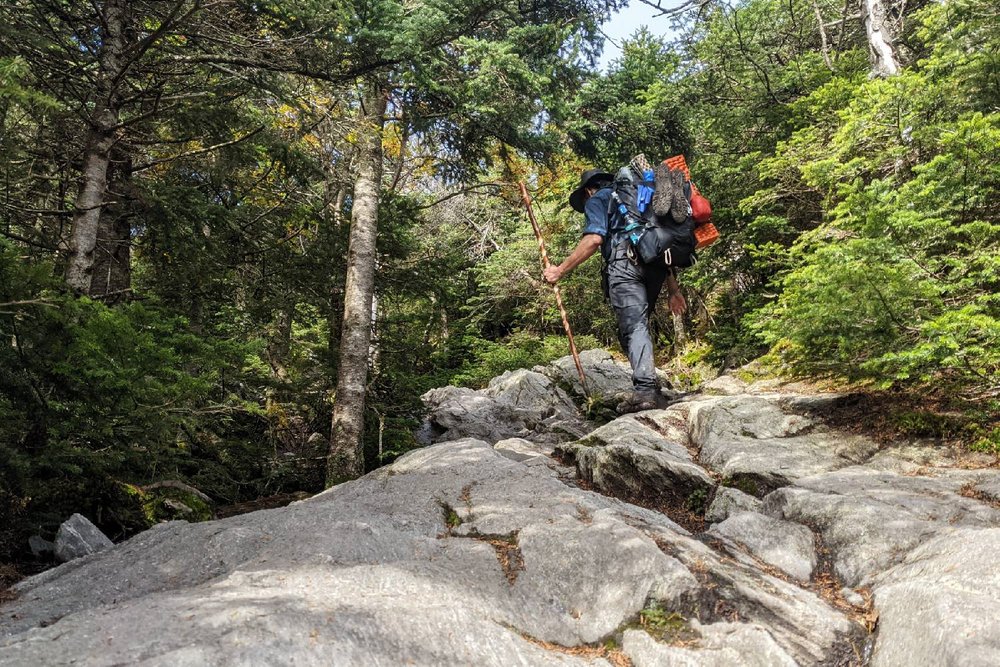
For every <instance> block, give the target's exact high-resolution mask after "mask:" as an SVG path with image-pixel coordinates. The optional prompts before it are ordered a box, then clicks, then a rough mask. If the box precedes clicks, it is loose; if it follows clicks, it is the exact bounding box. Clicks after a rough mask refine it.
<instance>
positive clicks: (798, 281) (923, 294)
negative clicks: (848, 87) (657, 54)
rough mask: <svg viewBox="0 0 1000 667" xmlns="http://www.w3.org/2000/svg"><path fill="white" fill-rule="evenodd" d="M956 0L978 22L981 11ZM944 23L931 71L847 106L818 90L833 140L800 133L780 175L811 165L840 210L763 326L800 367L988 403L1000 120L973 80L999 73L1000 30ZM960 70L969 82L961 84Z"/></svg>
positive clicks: (815, 180) (780, 163)
mask: <svg viewBox="0 0 1000 667" xmlns="http://www.w3.org/2000/svg"><path fill="white" fill-rule="evenodd" d="M953 4H954V5H955V7H956V8H957V9H959V11H960V12H963V13H964V12H966V11H967V10H969V8H970V7H971V6H974V5H976V2H975V1H973V0H970V1H968V2H961V3H953ZM942 11H944V9H943V7H942V6H939V5H934V6H930V7H928V8H927V9H926V10H925V11H923V12H921V14H920V24H921V26H922V27H921V28H920V30H919V31H918V33H919V34H920V35H921V37H922V39H924V40H925V41H926V48H927V51H928V53H929V56H928V58H927V59H926V60H923V61H921V62H920V63H918V64H917V65H916V66H914V67H912V68H911V69H909V70H907V71H905V72H904V73H903V74H901V75H899V76H897V77H893V78H892V79H889V80H872V81H860V82H857V83H856V84H855V90H854V93H853V94H852V95H851V96H850V97H847V98H844V97H842V96H840V95H837V96H834V97H830V96H829V95H828V92H829V90H828V89H822V90H820V91H817V94H816V95H817V96H818V97H817V99H818V100H822V101H821V102H818V103H816V104H813V105H812V108H813V109H817V110H819V109H824V108H826V109H827V110H826V111H824V112H823V113H824V114H825V115H826V117H827V118H828V119H830V120H828V121H826V124H827V125H829V126H830V127H832V128H833V131H832V132H829V133H817V131H816V128H815V127H810V128H804V129H802V130H799V131H797V132H796V133H795V135H793V137H792V138H791V139H790V141H789V142H787V143H786V144H783V145H781V146H779V147H778V151H777V153H776V155H775V157H774V158H772V159H771V160H769V161H767V162H766V163H765V166H766V168H767V170H768V173H773V174H777V173H779V172H781V171H787V170H789V169H790V167H789V164H790V163H791V162H794V163H795V164H797V165H798V169H796V170H794V173H797V174H798V178H799V179H801V182H802V183H803V185H804V187H807V188H811V189H814V190H815V191H817V192H819V193H822V194H823V197H824V200H825V202H826V206H827V207H828V210H829V213H828V214H827V219H826V220H825V221H824V223H823V224H821V225H819V226H817V228H816V229H815V230H812V231H810V232H809V233H806V234H803V235H802V236H801V237H800V238H799V240H798V241H797V242H796V243H795V244H794V245H793V246H792V248H791V252H790V254H789V255H788V266H789V269H788V270H787V271H784V272H783V273H782V274H781V277H780V280H779V281H778V282H777V284H776V286H777V287H779V289H780V296H779V298H778V299H777V300H776V301H775V302H774V303H772V304H769V305H767V306H765V307H764V308H761V309H759V310H757V311H756V312H754V313H753V314H752V315H751V316H749V317H748V319H747V321H748V322H749V323H750V324H751V326H752V328H753V329H754V330H755V331H756V332H758V333H759V335H760V336H761V338H762V339H763V340H764V341H765V342H767V343H768V344H770V345H771V346H773V347H774V350H775V355H776V358H777V359H779V360H780V363H781V364H782V367H783V368H784V369H785V370H786V371H789V372H792V373H795V374H801V375H807V374H811V375H824V376H834V377H840V378H845V379H848V380H855V381H857V380H865V381H869V382H873V383H875V384H876V385H877V386H880V387H889V386H893V385H896V384H900V383H903V384H911V385H912V384H920V385H934V386H942V385H943V386H946V387H950V388H952V389H953V390H955V391H962V392H967V393H972V394H974V393H975V392H977V391H989V390H991V389H992V388H995V386H996V385H995V378H996V377H998V373H1000V352H998V350H1000V347H998V343H1000V308H998V301H997V298H996V293H997V288H998V286H1000V283H998V279H1000V274H998V267H1000V263H998V257H1000V218H998V217H997V211H996V207H995V206H993V205H992V203H993V202H995V201H996V200H997V197H998V194H1000V191H998V188H1000V167H998V159H1000V119H998V117H997V115H996V114H995V113H992V114H984V113H983V112H982V111H980V108H981V102H982V95H983V94H987V95H988V94H990V93H989V91H987V90H985V89H984V88H983V83H982V79H981V78H980V77H978V76H974V75H973V74H972V71H973V70H975V68H976V66H977V64H978V67H980V68H987V69H988V68H990V67H992V65H991V64H990V61H989V60H988V58H986V57H984V56H976V55H970V54H971V53H973V51H972V50H971V44H973V43H979V42H980V41H981V40H982V39H983V38H984V35H989V34H990V33H989V31H986V32H985V33H981V32H979V31H965V30H963V31H960V34H961V33H963V32H964V33H965V34H966V35H967V37H968V39H969V41H968V42H964V43H963V42H962V41H961V40H956V39H955V36H954V35H953V34H951V33H950V31H949V34H948V36H947V37H942V36H941V35H940V34H939V33H938V32H937V31H939V30H944V29H945V27H944V24H943V23H941V16H940V14H941V12H942ZM974 15H975V14H974V12H973V13H970V14H969V16H970V17H971V16H974ZM992 37H993V38H994V39H995V38H996V37H997V33H996V31H995V30H994V31H993V33H992ZM994 43H995V42H994ZM955 49H958V50H960V51H961V53H960V54H959V53H956V52H955V51H954V50H955ZM956 59H957V60H956ZM959 62H960V63H962V67H963V68H965V69H966V71H965V73H964V75H961V76H958V75H952V74H950V73H947V74H946V72H950V70H949V69H948V68H947V67H946V65H945V64H946V63H947V64H949V66H952V67H954V66H957V63H959ZM831 101H834V102H840V105H839V108H830V102H831ZM832 106H833V107H837V106H838V105H837V104H834V105H832ZM831 121H832V122H831ZM764 197H765V195H764V194H762V192H758V194H757V195H755V198H754V199H755V200H756V201H757V202H760V201H761V200H762V199H763V198H764Z"/></svg>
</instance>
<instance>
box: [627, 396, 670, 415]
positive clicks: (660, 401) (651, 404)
mask: <svg viewBox="0 0 1000 667" xmlns="http://www.w3.org/2000/svg"><path fill="white" fill-rule="evenodd" d="M668 404H669V401H668V400H667V399H666V398H665V397H664V396H662V395H661V394H660V392H658V391H657V392H644V391H642V392H640V391H637V392H634V393H632V394H631V395H630V396H629V397H628V398H626V399H625V400H624V401H622V402H621V403H619V404H618V408H617V410H616V411H617V412H618V414H620V415H627V414H629V413H632V412H642V411H644V410H660V409H662V408H665V407H667V405H668Z"/></svg>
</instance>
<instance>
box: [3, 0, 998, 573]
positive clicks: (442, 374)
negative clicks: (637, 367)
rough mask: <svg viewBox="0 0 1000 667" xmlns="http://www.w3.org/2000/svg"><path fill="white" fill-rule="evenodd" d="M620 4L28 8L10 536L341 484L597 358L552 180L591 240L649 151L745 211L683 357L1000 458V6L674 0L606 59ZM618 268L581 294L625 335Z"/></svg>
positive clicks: (702, 298)
mask: <svg viewBox="0 0 1000 667" xmlns="http://www.w3.org/2000/svg"><path fill="white" fill-rule="evenodd" d="M634 1H638V0H634ZM617 5H618V3H616V2H609V3H602V2H595V1H593V0H537V1H535V2H531V3H528V2H522V1H521V0H518V1H516V2H515V1H513V0H447V1H445V0H426V1H423V2H412V1H409V0H406V1H403V0H345V1H344V2H338V3H333V2H325V1H321V0H271V1H264V2H246V1H244V0H140V1H129V0H100V1H97V0H93V1H91V2H72V1H69V0H10V1H6V2H3V3H0V178H2V193H0V333H2V345H0V562H3V561H11V560H21V559H23V557H24V556H25V552H26V546H27V537H28V536H29V535H32V534H41V535H43V536H48V537H51V534H52V532H53V531H54V530H55V528H56V527H58V525H59V523H60V522H61V521H62V520H63V519H65V518H66V517H67V516H68V515H69V514H71V513H72V512H81V513H84V514H86V515H88V516H89V517H91V518H93V519H94V520H95V521H96V522H97V523H98V525H100V526H101V527H102V528H103V529H104V530H105V531H106V532H107V533H108V534H109V535H111V536H112V537H114V538H120V537H124V536H127V535H130V534H133V533H135V532H137V531H139V530H142V529H144V528H146V527H148V526H150V525H151V524H152V523H155V522H157V521H159V520H162V519H164V518H174V517H177V516H179V515H178V514H177V513H176V511H177V508H178V507H182V508H184V509H185V511H187V510H193V514H192V513H190V512H189V513H187V514H185V515H184V516H183V518H189V519H190V518H199V517H207V516H209V515H210V514H211V509H210V507H209V505H208V504H206V503H205V502H204V501H201V503H200V504H199V498H200V497H201V496H202V495H204V497H206V498H208V499H210V500H211V501H212V503H214V504H215V505H216V506H218V507H224V506H232V505H238V504H240V503H247V502H251V501H255V500H258V499H261V498H266V497H270V496H286V497H287V496H288V495H289V494H292V493H294V492H300V491H306V492H315V491H318V490H320V489H322V488H323V487H324V486H325V485H329V484H333V483H336V482H338V481H341V480H344V479H349V478H351V477H355V476H357V475H360V474H362V473H364V472H365V471H368V470H372V469H374V468H376V467H378V466H380V465H383V464H385V463H387V462H390V461H391V460H393V459H394V458H395V457H397V456H399V455H400V454H401V453H403V452H405V451H407V450H409V449H412V448H414V447H416V446H418V445H417V441H416V439H415V436H414V431H415V429H416V428H417V427H418V426H419V424H420V420H421V410H422V406H421V402H420V395H421V394H422V393H424V392H425V391H427V390H428V389H431V388H433V387H437V386H442V385H447V384H458V385H466V386H473V387H475V386H481V385H482V384H483V383H485V382H486V381H487V380H488V379H489V378H491V377H493V376H494V375H497V374H498V373H500V372H502V371H504V370H507V369H512V368H518V367H523V366H531V365H532V364H536V363H540V362H543V361H547V360H550V359H553V358H556V357H559V356H562V355H564V354H566V352H567V348H566V342H565V338H564V337H563V335H562V326H561V319H560V316H559V313H558V311H557V310H556V308H555V303H554V301H553V299H552V297H551V290H550V288H549V287H548V286H546V285H545V284H544V282H543V281H542V280H541V276H540V269H539V258H538V249H537V246H536V243H535V239H534V236H533V235H532V231H531V227H530V226H529V225H528V224H527V221H526V218H525V212H524V209H523V207H522V205H521V202H520V198H519V195H518V192H517V187H516V184H517V182H518V181H522V180H523V181H525V182H526V183H527V184H528V187H529V189H530V190H531V192H532V194H533V196H534V198H535V203H536V206H537V209H536V210H537V212H538V214H539V217H540V221H541V224H542V226H543V229H544V231H545V234H546V236H547V240H548V242H549V245H550V251H551V253H552V254H553V255H554V256H557V257H562V256H565V254H566V253H567V252H568V251H569V250H570V249H571V248H572V247H573V246H574V245H575V243H576V241H577V239H578V238H579V234H580V229H581V217H580V216H579V214H576V213H575V212H573V211H572V210H571V209H570V207H569V206H568V205H567V204H566V199H567V196H568V194H569V192H570V191H572V190H573V188H574V187H576V185H577V183H578V179H579V174H580V171H581V170H582V169H584V168H588V167H591V166H594V165H596V166H599V167H602V168H604V169H615V168H617V166H618V165H621V164H624V163H626V162H627V161H628V160H629V158H630V157H631V156H632V155H634V154H636V153H640V152H644V153H646V154H647V155H649V156H651V157H654V156H655V157H659V158H662V157H667V156H670V155H674V154H678V153H682V154H684V155H686V156H687V161H688V164H689V165H690V166H691V170H692V174H693V176H694V178H695V179H696V180H697V182H698V184H699V187H700V189H701V191H702V192H703V193H705V194H706V195H707V196H708V197H709V198H710V199H711V201H712V204H713V209H714V222H715V225H716V226H717V227H718V229H719V230H720V232H721V234H722V239H721V241H720V242H719V243H717V244H716V245H714V246H712V247H711V248H710V249H708V250H706V251H704V252H703V253H702V254H701V257H700V261H699V263H698V264H697V265H696V266H695V267H693V268H691V269H688V270H685V271H684V272H683V274H682V276H681V283H682V288H683V290H684V292H685V294H686V296H687V299H688V302H689V304H690V306H691V307H690V308H689V310H688V312H687V314H686V315H685V316H684V317H683V318H673V319H672V318H671V317H670V316H669V313H666V312H664V313H663V314H661V315H659V316H658V317H657V320H658V322H657V326H656V332H657V337H658V347H659V351H660V354H661V358H660V360H659V361H660V362H661V365H663V366H664V367H667V368H669V369H671V370H672V372H673V373H674V374H675V376H676V378H677V384H678V385H679V386H681V387H686V388H690V387H693V386H695V385H696V384H697V382H698V381H699V379H701V378H704V377H709V376H710V375H711V374H712V373H713V372H718V371H719V370H723V369H734V368H738V367H740V366H742V365H743V364H745V363H747V362H749V361H751V360H754V359H760V362H759V363H758V364H757V367H759V368H764V369H768V372H772V373H778V374H782V375H784V376H787V377H808V378H814V379H824V380H827V381H830V382H832V383H836V384H840V385H845V386H851V387H853V388H856V389H859V390H863V391H866V392H870V393H872V394H873V395H878V394H881V395H887V396H891V397H893V398H892V401H891V402H890V404H891V405H894V406H897V411H896V412H895V413H893V414H894V417H893V418H894V419H895V422H896V423H895V426H896V427H898V428H900V429H903V430H908V432H912V433H914V434H918V435H931V436H935V437H943V438H955V439H960V440H961V441H962V442H963V443H964V444H965V446H968V447H972V448H976V449H979V450H982V451H987V452H992V453H997V454H1000V427H998V421H997V415H998V413H1000V379H998V378H1000V204H998V201H1000V113H998V111H1000V8H998V7H997V5H996V3H995V2H992V1H991V0H941V1H928V0H916V1H913V2H909V3H907V2H902V1H900V0H862V1H861V2H858V1H856V0H848V1H847V2H841V1H840V0H787V1H780V2H779V1H778V0H740V1H739V2H722V1H718V0H699V1H697V2H695V1H694V0H691V1H689V2H686V3H677V4H669V3H667V2H666V0H659V2H653V1H651V0H650V1H647V5H648V6H649V10H650V13H651V14H652V15H655V18H653V19H651V21H652V22H653V23H654V24H657V25H662V26H663V28H664V30H663V32H666V28H667V26H671V27H672V28H673V29H674V32H673V33H672V34H675V35H677V37H676V38H671V39H670V40H669V41H668V40H665V39H664V38H660V37H657V36H656V35H654V34H651V33H649V32H646V31H642V32H639V33H638V34H636V35H634V36H633V37H632V38H631V39H630V40H629V41H628V42H627V43H626V44H625V45H624V48H623V51H622V55H621V56H620V57H619V58H618V59H617V60H615V61H614V62H613V63H612V64H611V66H610V67H609V68H608V69H607V71H604V72H601V71H598V70H597V68H596V65H595V63H596V62H597V57H598V55H599V54H600V51H601V48H602V40H603V36H602V35H603V33H602V29H601V26H602V25H603V24H606V23H607V22H608V21H614V20H615V19H614V12H615V10H616V9H618V6H617ZM599 271H600V267H599V262H598V261H597V260H596V259H594V260H592V261H591V262H589V263H588V264H587V265H585V266H584V267H582V268H581V269H580V270H578V271H577V272H575V273H574V274H573V275H572V276H571V277H570V278H568V279H567V280H566V281H565V282H564V283H563V293H564V297H565V300H566V304H567V307H568V310H569V318H570V320H571V322H572V324H573V327H574V329H575V331H576V333H577V339H578V343H579V344H580V345H581V346H582V347H596V346H605V347H608V348H609V349H613V348H614V347H615V346H616V343H615V333H614V320H613V316H612V313H611V311H610V309H609V308H608V307H607V306H606V304H604V303H603V298H602V294H601V290H600V287H599V284H600V278H599ZM931 407H933V408H934V409H933V410H931V409H930V408H931ZM164 482H168V484H166V485H165V484H163V483H164ZM175 483H180V484H175ZM185 488H188V489H196V490H198V491H199V494H194V493H192V492H185V491H182V489H185ZM174 492H180V493H185V494H186V495H185V496H184V498H183V503H181V504H178V503H177V502H174V503H165V502H164V498H165V497H166V495H165V494H168V493H174Z"/></svg>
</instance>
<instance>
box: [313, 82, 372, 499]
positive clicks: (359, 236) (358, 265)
mask: <svg viewBox="0 0 1000 667" xmlns="http://www.w3.org/2000/svg"><path fill="white" fill-rule="evenodd" d="M385 107H386V96H385V91H384V90H382V88H381V87H380V86H373V85H371V84H366V85H365V87H364V94H363V96H362V109H361V113H362V122H363V123H364V127H362V128H361V132H362V135H363V136H365V140H364V141H363V142H362V144H361V145H360V146H359V149H358V157H357V160H358V161H357V164H358V171H357V175H356V177H355V180H354V199H353V202H352V205H351V233H350V244H349V247H348V250H347V278H346V281H345V284H344V323H343V326H342V328H341V336H340V368H339V370H338V373H337V395H336V401H335V403H334V406H333V420H332V426H331V432H330V455H329V458H328V459H327V467H326V483H327V486H331V485H333V484H337V483H339V482H342V481H344V480H347V479H353V478H355V477H358V476H360V475H361V474H362V473H363V472H364V452H363V450H362V445H361V436H362V433H363V430H364V409H365V384H366V382H367V380H368V357H369V350H368V346H369V343H370V342H371V334H372V299H373V296H374V293H375V258H376V257H375V239H376V233H377V223H378V204H379V187H380V184H381V179H382V128H383V124H384V116H385Z"/></svg>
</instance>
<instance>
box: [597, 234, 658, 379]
mask: <svg viewBox="0 0 1000 667" xmlns="http://www.w3.org/2000/svg"><path fill="white" fill-rule="evenodd" d="M627 252H628V242H627V241H626V242H623V243H619V244H618V246H617V247H616V248H614V249H613V250H612V252H611V259H610V260H609V261H608V262H607V265H606V267H605V281H606V285H607V288H606V289H607V295H608V299H609V300H610V301H611V308H613V309H614V311H615V317H616V318H617V320H618V342H619V343H621V346H622V350H624V351H625V354H627V355H628V360H629V363H630V364H632V386H633V388H634V389H635V391H636V392H639V393H643V394H649V393H656V392H658V391H659V387H660V385H659V382H658V381H657V379H656V366H655V365H654V363H653V341H652V339H651V338H650V335H649V316H650V315H651V314H652V312H653V309H654V308H655V307H656V298H657V297H658V296H659V295H660V290H661V289H662V288H663V281H664V280H666V277H667V271H668V269H667V266H666V264H664V263H657V264H642V263H639V264H633V263H632V262H631V261H630V260H629V258H628V254H627Z"/></svg>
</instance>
